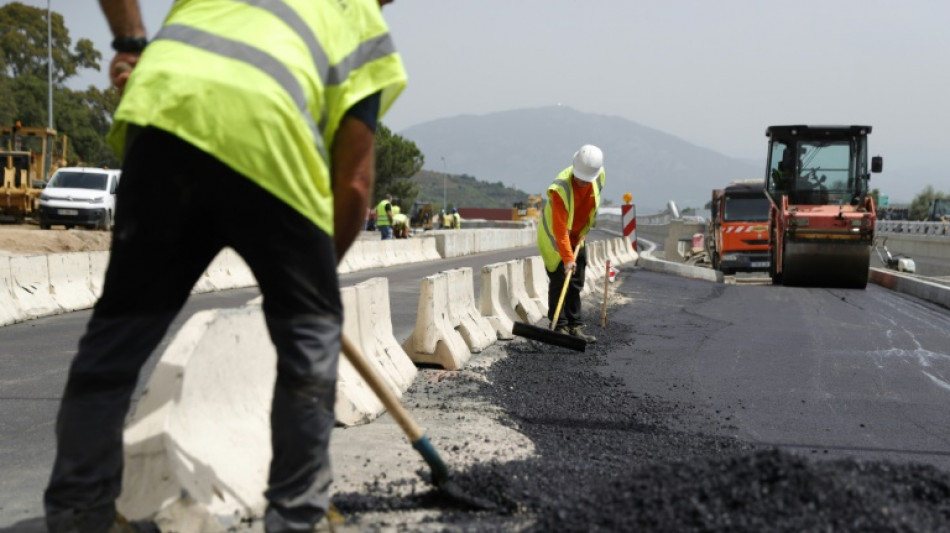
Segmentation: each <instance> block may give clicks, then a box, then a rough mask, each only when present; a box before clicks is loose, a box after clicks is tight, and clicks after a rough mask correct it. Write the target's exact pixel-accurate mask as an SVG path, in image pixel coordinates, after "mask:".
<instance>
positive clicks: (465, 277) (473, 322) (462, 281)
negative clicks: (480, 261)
mask: <svg viewBox="0 0 950 533" xmlns="http://www.w3.org/2000/svg"><path fill="white" fill-rule="evenodd" d="M445 274H446V276H448V286H449V303H450V305H449V309H450V310H452V311H453V312H454V314H455V316H456V317H457V320H458V327H457V328H456V329H457V330H458V332H459V335H461V336H462V339H464V340H465V344H466V345H468V349H469V350H470V351H471V352H472V353H479V352H481V351H482V350H484V349H485V348H488V347H489V346H491V345H492V344H494V343H495V341H496V340H497V339H498V335H497V334H496V333H495V328H493V327H492V325H491V322H489V321H488V319H487V318H485V317H484V316H482V314H481V313H480V312H479V311H478V307H476V306H475V293H474V291H475V288H474V287H475V280H474V278H473V276H472V269H471V268H469V267H464V268H456V269H452V270H446V271H445Z"/></svg>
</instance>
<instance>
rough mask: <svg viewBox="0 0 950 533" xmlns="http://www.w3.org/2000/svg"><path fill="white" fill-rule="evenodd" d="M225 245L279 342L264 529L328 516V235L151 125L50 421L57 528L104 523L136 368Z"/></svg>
mask: <svg viewBox="0 0 950 533" xmlns="http://www.w3.org/2000/svg"><path fill="white" fill-rule="evenodd" d="M225 246H230V247H232V248H233V249H234V250H235V251H236V252H237V253H238V254H240V255H241V257H242V258H243V259H244V260H245V262H246V263H247V264H248V266H249V267H250V268H251V270H252V272H253V273H254V276H255V278H256V279H257V282H258V285H259V287H260V290H261V293H262V295H263V311H264V315H265V320H266V324H267V328H268V331H269V334H270V337H271V339H272V341H273V342H274V345H275V347H276V350H277V379H276V383H275V386H274V399H273V404H272V411H271V440H272V448H273V460H272V462H271V465H270V472H269V478H268V488H267V491H266V493H265V496H266V498H267V500H268V508H267V511H266V515H265V525H266V527H267V530H268V531H270V532H276V531H303V530H309V527H310V525H311V524H312V523H314V522H316V521H317V520H319V519H320V518H321V517H322V516H323V514H324V513H325V511H326V509H327V508H328V505H329V485H330V481H331V473H330V464H329V455H328V446H329V438H330V432H331V430H332V428H333V425H334V414H333V406H334V402H335V394H336V378H337V362H338V357H339V350H340V332H341V326H342V304H341V301H340V292H339V282H338V279H337V273H336V258H335V252H334V246H333V240H332V238H331V237H330V236H329V235H327V234H326V233H325V232H324V231H322V230H320V229H319V228H318V227H317V226H316V225H314V224H313V223H312V222H311V221H309V220H308V219H306V218H305V217H303V216H302V215H301V214H300V213H298V212H297V211H295V210H294V209H292V208H290V207H288V206H287V205H286V204H285V203H283V202H281V201H280V200H278V199H277V198H276V197H274V196H273V195H271V194H270V193H267V192H266V191H264V189H262V188H260V187H259V186H257V185H255V184H254V183H253V182H251V181H250V180H248V179H247V178H245V177H243V176H241V175H239V174H237V173H236V172H234V171H233V170H231V169H230V168H229V167H227V166H225V165H223V164H222V163H221V162H219V161H218V160H217V159H215V158H213V157H211V156H210V155H208V154H206V153H204V152H202V151H200V150H198V149H196V148H195V147H193V146H191V145H190V144H188V143H185V142H183V141H181V140H180V139H178V138H177V137H174V136H172V135H169V134H167V133H164V132H162V131H160V130H157V129H152V128H148V129H144V130H142V131H141V132H140V133H139V134H138V136H137V137H136V138H135V140H134V142H132V143H131V145H130V147H129V151H128V152H127V154H126V163H125V165H124V167H123V172H122V177H121V182H120V186H119V194H118V201H117V210H116V217H115V233H114V235H113V243H112V253H111V255H110V258H109V265H108V269H107V272H106V277H105V284H104V286H103V293H102V297H101V298H100V299H99V301H98V302H97V303H96V306H95V308H94V311H93V315H92V318H91V319H90V321H89V324H88V326H87V329H86V332H85V334H84V335H83V337H82V339H81V340H80V342H79V351H78V353H77V354H76V357H75V359H74V360H73V362H72V365H71V366H70V369H69V377H68V380H67V384H66V389H65V392H64V395H63V400H62V404H61V406H60V411H59V416H58V419H57V422H56V444H57V453H56V461H55V464H54V467H53V472H52V475H51V478H50V482H49V486H48V487H47V490H46V493H45V507H46V514H47V524H48V527H49V530H50V531H51V532H53V533H59V532H78V533H85V532H93V533H99V532H104V531H106V530H107V529H108V528H109V526H110V524H111V523H112V522H113V521H114V519H115V504H114V502H115V499H116V498H117V497H118V495H119V492H120V489H121V486H120V485H121V479H122V468H123V456H122V453H123V452H122V426H123V423H124V421H125V418H126V414H127V412H128V410H129V406H130V399H131V396H132V393H133V390H134V388H135V385H136V382H137V379H138V375H139V371H140V369H141V368H142V366H143V364H144V363H145V362H146V360H147V359H148V358H149V355H150V354H151V353H152V351H153V350H154V349H155V347H156V346H157V345H158V343H159V342H160V341H161V339H162V337H163V336H164V335H165V333H166V331H167V329H168V326H169V324H170V323H171V321H172V319H173V318H174V317H175V315H176V314H177V313H178V311H179V310H180V309H181V307H182V306H183V305H184V303H185V301H186V300H187V298H188V296H189V294H190V291H191V289H192V286H193V285H194V284H195V282H196V281H197V280H198V278H199V277H200V276H201V275H202V273H203V272H204V270H205V269H206V267H207V266H208V264H209V263H210V262H211V261H212V260H213V259H214V257H215V256H216V255H217V254H218V252H219V251H221V249H222V248H223V247H225ZM246 355H247V356H253V354H246ZM221 364H223V365H224V364H228V363H227V361H225V360H222V361H221Z"/></svg>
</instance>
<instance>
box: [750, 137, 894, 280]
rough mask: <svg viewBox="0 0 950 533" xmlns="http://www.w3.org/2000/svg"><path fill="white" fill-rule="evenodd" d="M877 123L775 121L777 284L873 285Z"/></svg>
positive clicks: (771, 187)
mask: <svg viewBox="0 0 950 533" xmlns="http://www.w3.org/2000/svg"><path fill="white" fill-rule="evenodd" d="M870 133H871V127H870V126H853V125H851V126H807V125H800V126H769V127H768V128H767V129H766V131H765V135H766V137H768V145H769V147H768V162H767V164H766V177H765V193H766V196H767V197H768V199H769V202H770V203H771V209H770V214H769V254H770V264H769V275H770V276H771V277H772V283H773V284H775V285H777V284H781V285H796V286H816V287H842V288H857V289H863V288H865V287H866V286H867V283H868V275H869V267H870V263H871V247H872V244H873V242H874V226H875V222H876V218H877V216H876V212H875V208H874V199H873V198H872V197H871V194H870V189H869V188H868V182H869V181H870V179H871V174H872V173H879V172H881V170H882V168H883V165H884V161H883V158H881V157H880V156H874V157H871V158H870V167H869V166H868V160H869V158H868V135H869V134H870Z"/></svg>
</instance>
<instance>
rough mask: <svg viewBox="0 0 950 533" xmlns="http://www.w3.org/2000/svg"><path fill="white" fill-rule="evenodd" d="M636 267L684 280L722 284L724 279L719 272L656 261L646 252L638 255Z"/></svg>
mask: <svg viewBox="0 0 950 533" xmlns="http://www.w3.org/2000/svg"><path fill="white" fill-rule="evenodd" d="M637 266H639V267H641V268H643V269H645V270H650V271H653V272H663V273H666V274H675V275H677V276H681V277H684V278H692V279H702V280H706V281H713V282H717V283H722V282H723V280H724V279H725V278H724V277H723V275H722V272H719V271H718V270H713V269H711V268H702V267H695V266H690V265H687V264H684V263H674V262H672V261H664V260H661V259H656V258H654V257H653V255H652V254H650V253H647V252H644V253H643V254H640V258H639V259H638V260H637Z"/></svg>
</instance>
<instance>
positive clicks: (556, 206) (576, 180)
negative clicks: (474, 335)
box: [538, 144, 606, 343]
mask: <svg viewBox="0 0 950 533" xmlns="http://www.w3.org/2000/svg"><path fill="white" fill-rule="evenodd" d="M605 182H606V174H605V172H604V153H603V152H602V151H601V149H600V148H598V147H596V146H593V145H590V144H585V145H584V146H581V148H580V150H578V151H577V152H576V153H575V154H574V161H573V164H572V165H571V166H569V167H567V168H565V169H564V170H562V171H561V173H560V174H558V176H557V178H556V179H555V180H554V183H552V184H551V186H549V187H548V190H547V196H548V197H547V201H546V202H545V203H544V212H543V214H542V218H541V223H540V224H538V248H539V250H540V251H541V258H542V260H543V261H544V267H545V269H546V270H547V272H548V282H549V283H548V319H549V320H553V318H554V312H555V311H556V310H557V307H558V300H559V299H560V297H561V291H562V289H563V287H564V283H565V279H566V278H567V274H568V273H571V276H570V281H568V289H567V293H566V294H565V295H564V302H563V304H562V307H561V314H560V315H559V316H558V321H557V324H555V331H557V332H558V333H566V334H570V335H574V336H577V337H580V338H582V339H584V340H585V341H586V342H589V343H594V342H597V338H596V337H594V336H593V335H590V334H587V333H585V332H584V321H583V319H582V317H581V291H583V290H584V277H585V274H586V268H587V249H586V248H585V247H584V246H583V245H581V247H580V250H579V252H578V254H577V255H576V256H575V255H574V249H575V248H576V247H577V245H578V243H580V242H581V241H582V240H583V239H584V237H585V236H586V235H587V232H589V231H590V229H591V227H593V225H594V220H595V219H596V217H597V209H598V208H599V207H600V197H601V191H602V190H603V188H604V183H605Z"/></svg>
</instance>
